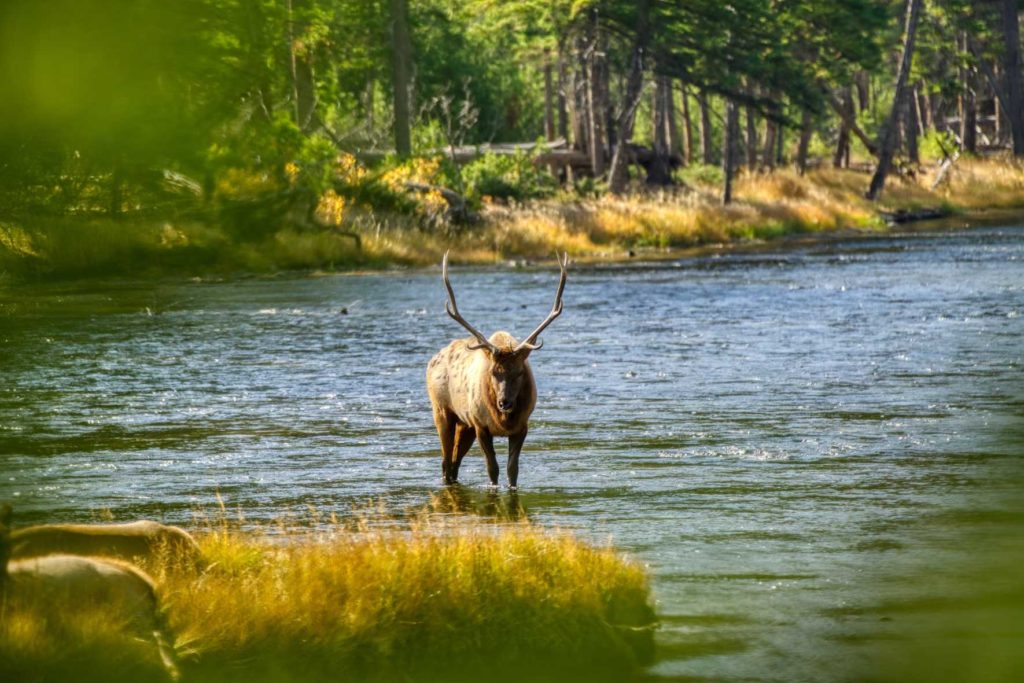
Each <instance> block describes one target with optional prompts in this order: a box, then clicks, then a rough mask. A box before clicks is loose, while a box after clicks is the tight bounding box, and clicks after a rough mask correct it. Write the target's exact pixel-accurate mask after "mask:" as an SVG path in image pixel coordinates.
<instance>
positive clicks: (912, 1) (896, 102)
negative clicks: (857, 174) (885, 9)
mask: <svg viewBox="0 0 1024 683" xmlns="http://www.w3.org/2000/svg"><path fill="white" fill-rule="evenodd" d="M921 4H922V0H907V16H906V23H905V29H904V37H903V57H902V58H901V59H900V68H899V72H898V73H897V75H896V87H895V89H894V95H893V103H892V110H891V111H890V112H889V116H888V118H887V119H886V121H885V123H883V124H882V132H881V134H880V135H879V141H878V151H879V155H878V166H877V167H876V168H875V174H874V175H873V176H872V177H871V185H870V186H869V187H868V191H867V194H866V195H865V196H866V197H867V198H868V199H870V200H871V201H874V200H876V199H878V195H879V194H881V192H882V188H884V187H885V177H886V176H887V175H888V174H889V167H890V166H891V165H892V158H893V154H895V152H896V128H897V125H896V123H897V118H896V117H897V116H899V113H900V111H901V109H900V108H901V107H902V106H903V102H904V101H905V100H906V97H907V78H908V77H909V76H910V67H911V65H912V64H913V61H914V40H915V38H916V37H917V20H918V18H919V17H920V16H921Z"/></svg>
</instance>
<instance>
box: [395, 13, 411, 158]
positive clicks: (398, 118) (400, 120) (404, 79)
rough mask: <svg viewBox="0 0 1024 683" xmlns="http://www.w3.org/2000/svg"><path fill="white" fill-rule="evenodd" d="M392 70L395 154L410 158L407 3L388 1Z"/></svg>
mask: <svg viewBox="0 0 1024 683" xmlns="http://www.w3.org/2000/svg"><path fill="white" fill-rule="evenodd" d="M391 68H392V79H391V80H392V85H393V87H394V98H395V102H394V109H395V124H394V126H395V152H396V153H397V154H398V156H400V157H407V156H409V155H410V154H412V135H411V133H410V129H411V116H410V111H409V110H410V106H409V82H410V78H411V72H412V42H411V40H410V37H409V6H408V0H391Z"/></svg>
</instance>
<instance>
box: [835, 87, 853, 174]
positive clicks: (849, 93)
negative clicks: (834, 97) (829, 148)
mask: <svg viewBox="0 0 1024 683" xmlns="http://www.w3.org/2000/svg"><path fill="white" fill-rule="evenodd" d="M838 102H839V104H838V109H837V111H839V112H840V116H839V138H838V140H836V152H835V154H834V155H833V156H832V166H833V168H843V167H844V166H849V162H848V160H849V158H850V126H849V124H848V123H847V121H849V120H853V116H854V113H853V106H854V105H853V89H852V88H851V87H850V86H846V87H845V88H843V89H842V90H841V91H840V93H839V98H838ZM844 161H846V162H847V163H845V164H844Z"/></svg>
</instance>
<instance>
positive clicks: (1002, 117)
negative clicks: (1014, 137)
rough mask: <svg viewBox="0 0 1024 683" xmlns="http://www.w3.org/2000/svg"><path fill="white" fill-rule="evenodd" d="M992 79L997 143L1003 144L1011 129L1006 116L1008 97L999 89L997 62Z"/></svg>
mask: <svg viewBox="0 0 1024 683" xmlns="http://www.w3.org/2000/svg"><path fill="white" fill-rule="evenodd" d="M992 72H993V74H992V79H991V81H992V82H991V84H990V87H991V89H992V97H993V98H994V100H995V102H994V104H995V109H996V110H995V112H994V114H995V119H996V120H995V125H996V144H998V145H1003V144H1005V143H1006V132H1007V131H1008V130H1010V121H1009V119H1008V118H1007V117H1006V97H1005V95H1004V94H1003V92H1002V91H1001V90H1000V89H999V82H1000V74H999V65H998V64H997V65H996V66H995V67H994V68H993V69H992Z"/></svg>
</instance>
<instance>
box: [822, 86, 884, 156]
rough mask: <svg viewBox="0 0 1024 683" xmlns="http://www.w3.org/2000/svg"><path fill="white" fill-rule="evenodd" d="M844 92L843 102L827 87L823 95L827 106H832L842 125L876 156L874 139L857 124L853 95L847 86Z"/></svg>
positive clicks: (876, 148) (876, 150) (876, 149)
mask: <svg viewBox="0 0 1024 683" xmlns="http://www.w3.org/2000/svg"><path fill="white" fill-rule="evenodd" d="M845 92H846V99H845V102H844V100H842V99H840V98H838V97H836V96H835V94H834V93H833V92H832V91H831V90H828V89H826V90H825V97H826V99H827V100H828V103H829V106H830V107H832V110H833V111H835V113H836V114H838V115H839V118H840V119H842V122H843V125H845V126H846V128H847V130H848V131H849V132H850V133H853V134H854V135H856V136H857V139H858V140H860V141H861V144H863V145H864V148H865V149H866V150H867V151H868V152H869V153H870V154H871V156H874V157H877V156H878V147H877V146H876V145H875V143H874V141H873V140H872V139H871V138H869V137H868V135H867V133H865V132H864V130H863V129H862V128H861V127H860V126H859V125H857V116H856V114H855V113H854V111H853V95H852V94H851V93H850V89H849V87H847V88H846V90H845Z"/></svg>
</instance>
